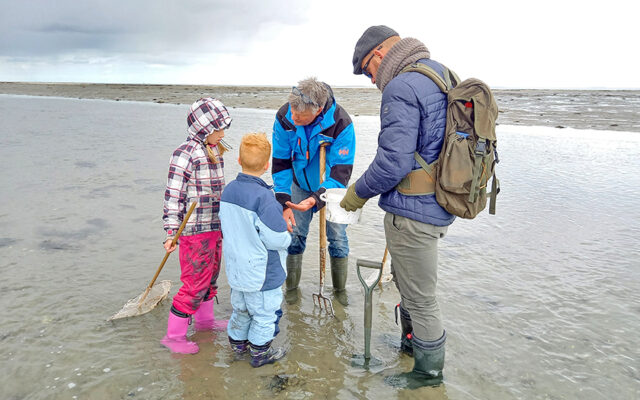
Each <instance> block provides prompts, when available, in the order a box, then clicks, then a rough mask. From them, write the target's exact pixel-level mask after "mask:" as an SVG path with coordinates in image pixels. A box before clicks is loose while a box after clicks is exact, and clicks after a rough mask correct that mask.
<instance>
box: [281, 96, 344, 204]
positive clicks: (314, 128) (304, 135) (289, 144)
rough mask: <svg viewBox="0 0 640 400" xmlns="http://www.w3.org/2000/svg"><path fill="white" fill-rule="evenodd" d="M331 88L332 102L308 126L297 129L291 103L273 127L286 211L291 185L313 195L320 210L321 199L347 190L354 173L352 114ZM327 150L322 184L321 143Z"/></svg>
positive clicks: (329, 101)
mask: <svg viewBox="0 0 640 400" xmlns="http://www.w3.org/2000/svg"><path fill="white" fill-rule="evenodd" d="M327 88H328V89H329V94H330V95H329V100H328V101H327V104H325V106H324V107H323V110H322V112H321V113H320V115H318V116H317V117H316V119H315V120H314V121H313V122H312V123H310V124H309V125H307V126H296V125H294V123H293V120H292V119H291V106H290V105H289V103H287V104H285V105H283V106H282V107H280V109H279V110H278V112H277V114H276V120H275V122H274V124H273V138H272V143H273V161H272V164H271V173H272V175H273V183H274V186H275V192H276V198H277V199H278V201H279V202H280V204H282V206H283V207H285V208H286V205H285V202H287V201H290V200H291V184H292V183H295V184H296V185H298V186H299V187H300V188H301V189H303V190H306V191H308V192H313V197H315V199H316V204H317V205H318V207H317V208H322V207H323V206H324V203H323V202H321V201H320V199H319V198H318V196H319V195H320V194H321V193H322V192H324V191H325V189H330V188H345V187H346V186H347V184H348V183H349V179H350V178H351V172H352V171H353V159H354V155H355V150H356V140H355V133H354V130H353V123H352V122H351V118H350V117H349V114H348V113H347V112H346V111H345V109H344V108H342V106H340V105H338V104H337V103H336V101H335V99H334V98H333V92H332V91H331V88H330V87H329V86H328V85H327ZM325 142H327V143H330V145H329V146H328V147H326V174H325V180H324V182H323V183H322V185H320V152H319V148H320V144H322V143H325Z"/></svg>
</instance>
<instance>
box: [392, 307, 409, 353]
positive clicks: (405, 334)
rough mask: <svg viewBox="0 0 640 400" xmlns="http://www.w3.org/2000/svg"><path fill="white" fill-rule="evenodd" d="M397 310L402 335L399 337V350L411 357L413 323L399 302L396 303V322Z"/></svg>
mask: <svg viewBox="0 0 640 400" xmlns="http://www.w3.org/2000/svg"><path fill="white" fill-rule="evenodd" d="M398 311H400V326H401V328H402V336H401V337H400V351H401V352H403V353H406V354H407V355H409V356H412V357H413V344H412V343H411V338H412V337H413V323H412V322H411V315H410V314H409V311H407V310H405V309H404V308H403V307H402V306H401V305H400V304H399V303H398V305H396V309H395V314H396V324H398Z"/></svg>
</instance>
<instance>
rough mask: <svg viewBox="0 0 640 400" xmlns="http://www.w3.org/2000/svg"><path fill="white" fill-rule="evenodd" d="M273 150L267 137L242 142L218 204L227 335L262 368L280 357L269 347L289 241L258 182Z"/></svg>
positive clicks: (275, 205) (278, 209)
mask: <svg viewBox="0 0 640 400" xmlns="http://www.w3.org/2000/svg"><path fill="white" fill-rule="evenodd" d="M270 156H271V144H270V143H269V141H268V140H267V137H266V135H265V134H260V133H252V134H247V135H245V136H244V137H243V138H242V142H241V144H240V157H239V158H238V162H239V163H240V165H241V166H242V172H241V173H239V174H238V176H237V177H236V179H235V180H234V181H232V182H230V183H229V184H228V185H227V187H226V188H225V190H224V192H223V193H222V197H221V199H220V212H219V215H220V223H221V227H222V235H223V237H224V241H223V252H224V259H225V264H226V273H227V279H228V281H229V286H230V287H231V305H232V307H233V313H232V314H231V319H230V320H229V325H228V327H227V333H228V335H229V343H231V348H232V350H233V351H234V352H235V353H236V354H237V355H242V354H244V353H246V352H247V350H250V352H251V365H252V366H253V367H260V366H262V365H264V364H270V363H273V362H275V361H277V360H279V359H281V358H282V357H284V354H285V352H284V350H283V349H274V348H272V347H271V341H272V340H273V338H274V337H275V336H276V335H277V334H278V332H279V331H280V329H279V327H278V322H279V321H280V317H281V316H282V310H281V308H280V305H281V304H282V300H283V295H282V284H283V283H284V281H285V279H286V277H287V273H286V269H285V267H284V266H285V265H286V264H285V263H286V257H287V248H288V247H289V244H290V243H291V235H290V234H289V232H288V231H287V225H286V223H285V221H284V218H283V217H282V206H281V205H280V203H279V202H278V201H277V200H276V198H275V195H274V193H273V190H272V186H269V185H267V184H266V183H265V182H264V181H263V180H262V179H261V178H260V176H261V175H262V174H263V173H264V172H265V171H267V170H268V169H269V157H270Z"/></svg>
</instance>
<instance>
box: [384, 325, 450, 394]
mask: <svg viewBox="0 0 640 400" xmlns="http://www.w3.org/2000/svg"><path fill="white" fill-rule="evenodd" d="M446 338H447V333H446V332H444V333H443V334H442V337H441V338H440V339H438V340H435V341H433V342H426V341H424V340H420V339H418V338H417V337H415V336H414V337H413V338H412V339H411V342H412V345H413V360H414V365H413V370H412V371H411V372H404V373H402V374H399V375H391V376H388V377H386V378H385V382H387V383H388V384H389V385H391V386H393V387H397V388H403V389H417V388H420V387H424V386H438V385H440V384H441V383H442V369H443V368H444V343H445V341H446Z"/></svg>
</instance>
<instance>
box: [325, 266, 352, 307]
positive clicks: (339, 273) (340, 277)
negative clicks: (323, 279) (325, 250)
mask: <svg viewBox="0 0 640 400" xmlns="http://www.w3.org/2000/svg"><path fill="white" fill-rule="evenodd" d="M329 258H330V260H331V282H332V283H333V295H334V297H335V298H336V299H338V302H340V304H342V305H343V306H347V305H349V298H348V297H347V290H346V288H345V287H346V286H347V273H348V272H349V257H342V258H335V257H329Z"/></svg>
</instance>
